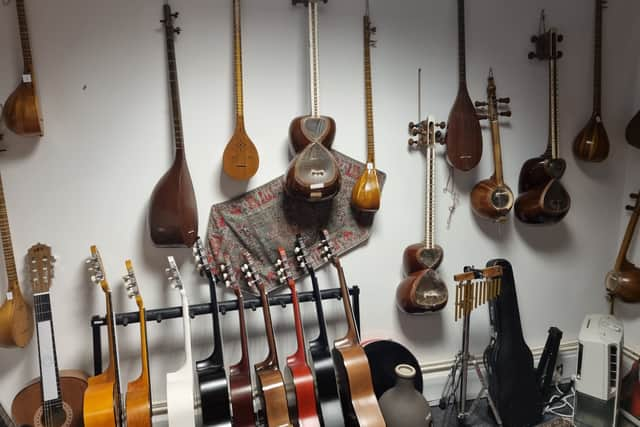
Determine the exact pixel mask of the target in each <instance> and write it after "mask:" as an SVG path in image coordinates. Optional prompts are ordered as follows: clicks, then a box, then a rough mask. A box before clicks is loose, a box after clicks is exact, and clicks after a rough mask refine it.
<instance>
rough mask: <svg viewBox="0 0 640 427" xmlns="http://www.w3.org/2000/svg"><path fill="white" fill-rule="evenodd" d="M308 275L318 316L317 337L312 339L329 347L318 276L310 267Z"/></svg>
mask: <svg viewBox="0 0 640 427" xmlns="http://www.w3.org/2000/svg"><path fill="white" fill-rule="evenodd" d="M309 276H311V284H312V286H313V300H314V302H315V304H316V315H317V316H318V337H317V338H316V339H314V340H312V342H313V343H317V344H319V345H322V346H323V347H329V338H328V336H327V323H326V321H325V319H324V309H323V308H322V295H321V294H320V286H319V285H318V277H317V276H316V273H315V271H313V269H312V268H309Z"/></svg>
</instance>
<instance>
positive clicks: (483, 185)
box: [471, 70, 514, 222]
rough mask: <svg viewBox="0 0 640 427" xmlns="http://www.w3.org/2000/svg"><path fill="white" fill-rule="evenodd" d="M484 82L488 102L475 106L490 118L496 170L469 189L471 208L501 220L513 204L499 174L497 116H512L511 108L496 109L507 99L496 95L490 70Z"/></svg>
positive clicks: (492, 218) (485, 216)
mask: <svg viewBox="0 0 640 427" xmlns="http://www.w3.org/2000/svg"><path fill="white" fill-rule="evenodd" d="M488 80H489V81H488V84H487V102H476V106H479V107H486V108H487V111H486V113H483V114H481V115H480V118H481V119H485V118H486V119H488V120H489V127H490V129H491V141H492V143H493V165H494V167H495V172H494V173H493V175H491V177H490V178H488V179H485V180H483V181H480V182H479V183H477V184H476V185H475V186H474V187H473V190H471V208H472V209H473V212H474V213H475V214H476V215H478V216H480V217H482V218H485V219H490V220H493V221H495V222H504V221H506V220H507V219H508V217H507V215H508V214H509V211H510V210H511V208H512V207H513V199H514V197H513V192H511V189H510V188H509V186H508V185H507V184H505V182H504V176H503V174H502V146H501V145H500V123H499V122H498V116H511V111H499V110H498V106H499V105H500V104H508V103H509V98H498V97H497V96H496V83H495V80H494V78H493V71H491V70H490V71H489V79H488Z"/></svg>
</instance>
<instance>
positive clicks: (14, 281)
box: [0, 176, 19, 292]
mask: <svg viewBox="0 0 640 427" xmlns="http://www.w3.org/2000/svg"><path fill="white" fill-rule="evenodd" d="M0 234H2V251H3V254H4V264H5V268H6V270H7V278H8V280H9V291H10V292H16V288H17V287H18V274H17V272H16V260H15V258H14V256H13V244H12V242H11V230H10V229H9V214H8V213H7V204H6V202H5V197H4V187H3V185H2V176H0ZM18 291H19V288H18Z"/></svg>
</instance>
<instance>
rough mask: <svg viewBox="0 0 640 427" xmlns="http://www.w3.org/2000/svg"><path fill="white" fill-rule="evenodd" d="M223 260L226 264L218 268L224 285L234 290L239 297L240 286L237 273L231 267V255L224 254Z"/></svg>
mask: <svg viewBox="0 0 640 427" xmlns="http://www.w3.org/2000/svg"><path fill="white" fill-rule="evenodd" d="M222 258H223V259H224V262H223V263H222V264H220V266H219V267H218V268H219V269H220V277H221V278H222V283H224V285H225V286H226V287H227V288H229V289H233V292H234V293H235V294H236V295H238V294H239V293H240V285H239V284H238V277H237V275H236V272H235V271H234V270H233V266H232V265H231V257H230V256H229V254H224V255H223V257H222Z"/></svg>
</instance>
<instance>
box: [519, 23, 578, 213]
mask: <svg viewBox="0 0 640 427" xmlns="http://www.w3.org/2000/svg"><path fill="white" fill-rule="evenodd" d="M542 19H543V20H544V15H543V18H542ZM543 30H544V26H543ZM532 41H533V42H534V43H535V44H536V52H531V53H530V54H529V58H538V59H539V60H546V61H547V62H548V63H549V141H548V143H547V150H546V151H545V152H544V153H543V154H542V155H540V156H538V157H534V158H531V159H529V160H527V161H526V162H525V163H524V165H522V168H521V169H520V178H519V180H518V194H519V195H518V198H517V200H516V203H515V205H514V208H515V214H516V217H517V218H518V219H519V220H520V221H522V222H524V223H527V224H554V223H557V222H559V221H561V220H562V219H563V218H564V217H565V216H566V215H567V213H568V212H569V208H570V207H571V197H570V196H569V193H568V192H567V190H566V189H565V188H564V186H563V185H562V183H561V182H560V178H562V175H564V171H565V169H566V168H567V164H566V162H565V161H564V159H562V158H560V157H559V151H560V142H559V136H558V71H557V61H558V58H560V57H561V56H562V52H560V51H559V50H558V43H559V42H561V41H562V35H560V34H558V32H557V31H556V30H555V29H553V28H552V29H550V30H549V31H544V32H543V33H542V34H540V35H538V36H534V37H533V38H532Z"/></svg>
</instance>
